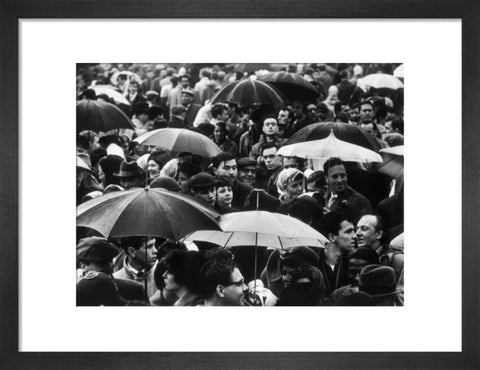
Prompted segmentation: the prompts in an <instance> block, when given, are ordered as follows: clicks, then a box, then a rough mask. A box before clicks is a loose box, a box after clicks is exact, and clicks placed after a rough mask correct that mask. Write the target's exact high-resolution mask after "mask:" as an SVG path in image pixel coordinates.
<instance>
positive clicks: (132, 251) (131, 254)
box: [127, 247, 136, 257]
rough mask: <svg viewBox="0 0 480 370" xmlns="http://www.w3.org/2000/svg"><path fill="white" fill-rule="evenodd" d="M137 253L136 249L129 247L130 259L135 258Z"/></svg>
mask: <svg viewBox="0 0 480 370" xmlns="http://www.w3.org/2000/svg"><path fill="white" fill-rule="evenodd" d="M135 252H136V250H135V248H133V247H128V248H127V254H128V255H129V256H130V257H135Z"/></svg>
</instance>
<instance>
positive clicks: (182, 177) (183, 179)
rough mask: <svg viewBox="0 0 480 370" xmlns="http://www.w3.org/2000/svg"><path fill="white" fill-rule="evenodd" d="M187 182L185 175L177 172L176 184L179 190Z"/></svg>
mask: <svg viewBox="0 0 480 370" xmlns="http://www.w3.org/2000/svg"><path fill="white" fill-rule="evenodd" d="M187 181H188V176H187V175H185V174H184V173H183V172H179V173H178V175H177V182H178V185H179V186H180V188H182V189H183V186H184V185H185V184H186V182H187Z"/></svg>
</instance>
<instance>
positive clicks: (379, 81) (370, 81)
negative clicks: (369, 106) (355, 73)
mask: <svg viewBox="0 0 480 370" xmlns="http://www.w3.org/2000/svg"><path fill="white" fill-rule="evenodd" d="M357 84H358V85H359V86H360V87H362V89H363V90H364V91H366V87H367V86H371V87H374V88H376V89H383V88H384V89H392V90H396V89H400V88H403V83H402V81H400V80H399V79H398V78H397V77H395V76H392V75H389V74H386V73H372V74H371V75H368V76H365V77H363V78H362V79H360V80H358V81H357Z"/></svg>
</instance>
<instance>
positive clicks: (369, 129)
mask: <svg viewBox="0 0 480 370" xmlns="http://www.w3.org/2000/svg"><path fill="white" fill-rule="evenodd" d="M373 125H374V123H373V122H370V123H366V124H365V123H362V124H361V125H360V128H361V129H363V130H365V131H366V132H368V133H369V134H370V135H372V136H373V137H376V133H375V129H374V128H373Z"/></svg>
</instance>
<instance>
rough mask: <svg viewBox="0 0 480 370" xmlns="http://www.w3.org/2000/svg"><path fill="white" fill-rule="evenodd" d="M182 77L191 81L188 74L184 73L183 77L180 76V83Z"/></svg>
mask: <svg viewBox="0 0 480 370" xmlns="http://www.w3.org/2000/svg"><path fill="white" fill-rule="evenodd" d="M184 77H186V78H188V80H189V81H190V80H191V79H192V77H191V76H190V75H189V74H188V73H185V74H184V75H181V76H180V81H181V80H182V78H184Z"/></svg>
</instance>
